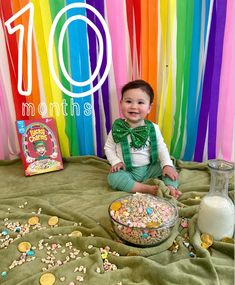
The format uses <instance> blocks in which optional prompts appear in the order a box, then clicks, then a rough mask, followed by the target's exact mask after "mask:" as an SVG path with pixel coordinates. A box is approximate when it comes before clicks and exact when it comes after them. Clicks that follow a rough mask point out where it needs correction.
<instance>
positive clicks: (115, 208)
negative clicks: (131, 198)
mask: <svg viewBox="0 0 235 285" xmlns="http://www.w3.org/2000/svg"><path fill="white" fill-rule="evenodd" d="M121 206H122V203H121V202H118V201H117V202H113V203H112V204H111V207H110V208H111V210H113V211H118V210H119V209H120V208H121Z"/></svg>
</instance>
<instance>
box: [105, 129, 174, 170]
mask: <svg viewBox="0 0 235 285" xmlns="http://www.w3.org/2000/svg"><path fill="white" fill-rule="evenodd" d="M153 125H154V128H155V132H156V136H157V148H158V149H157V151H158V159H159V161H160V164H161V167H162V168H163V167H164V166H165V165H169V166H173V163H172V160H171V158H170V155H169V152H168V149H167V146H166V144H165V142H164V140H163V137H162V134H161V132H160V129H159V127H158V125H156V124H154V123H153ZM127 139H128V143H129V145H130V142H131V138H130V135H128V137H127ZM104 151H105V154H106V157H107V159H108V161H109V163H110V164H111V165H112V166H113V165H115V164H117V163H119V162H123V163H124V160H123V156H122V149H121V144H120V143H115V142H114V140H113V135H112V131H110V132H109V134H108V138H107V141H106V143H105V146H104ZM130 154H131V161H132V166H133V167H138V166H144V165H148V164H150V159H151V147H150V141H149V138H148V140H147V143H146V146H144V147H142V148H141V149H134V148H131V147H130Z"/></svg>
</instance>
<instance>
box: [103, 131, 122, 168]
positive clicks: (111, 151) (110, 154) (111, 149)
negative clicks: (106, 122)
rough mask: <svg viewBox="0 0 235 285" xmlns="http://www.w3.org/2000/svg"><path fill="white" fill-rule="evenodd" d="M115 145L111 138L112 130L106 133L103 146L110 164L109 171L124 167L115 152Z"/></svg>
mask: <svg viewBox="0 0 235 285" xmlns="http://www.w3.org/2000/svg"><path fill="white" fill-rule="evenodd" d="M116 147H117V145H116V143H115V142H114V140H113V136H112V131H110V133H109V134H108V138H107V141H106V143H105V146H104V151H105V155H106V157H107V160H108V161H109V163H110V164H111V169H110V172H116V171H119V170H120V169H121V168H122V169H125V165H124V163H123V162H122V160H121V159H120V157H119V156H118V154H117V149H116Z"/></svg>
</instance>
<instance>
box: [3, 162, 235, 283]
mask: <svg viewBox="0 0 235 285" xmlns="http://www.w3.org/2000/svg"><path fill="white" fill-rule="evenodd" d="M176 165H177V168H178V171H179V173H180V176H179V180H180V190H181V192H182V195H181V197H180V198H179V199H178V201H175V202H176V203H177V205H178V207H179V216H180V217H179V222H178V223H177V225H176V226H175V227H174V230H173V232H172V235H171V236H170V237H169V238H168V239H167V240H166V241H165V242H163V243H161V244H160V245H158V246H153V247H147V248H140V247H136V246H130V245H127V244H124V243H123V242H121V240H120V239H119V238H118V237H117V236H116V234H115V233H114V231H113V229H112V226H111V223H110V220H109V215H108V206H109V204H110V203H111V202H112V201H113V200H114V199H116V198H119V197H122V196H124V195H126V193H123V192H119V191H115V190H113V189H111V188H110V187H109V186H108V184H107V174H108V171H109V165H108V163H107V161H106V160H103V159H99V158H96V157H92V156H87V157H75V158H69V159H65V161H64V170H61V171H57V172H51V173H46V174H41V175H35V176H32V177H24V175H23V168H22V164H21V162H20V161H19V160H16V161H10V162H9V161H1V162H0V203H1V205H0V219H1V220H0V234H1V236H0V273H1V276H0V284H7V285H16V284H21V285H23V284H25V285H33V284H40V283H39V280H40V277H41V276H42V274H44V273H47V272H51V273H53V275H54V276H55V283H54V284H89V285H98V284H102V285H118V284H119V285H121V284H122V285H132V284H142V285H145V284H146V285H149V284H154V285H155V284H156V285H157V284H159V285H170V284H185V285H199V284H200V285H205V284H206V285H217V284H218V285H219V284H224V285H230V284H234V244H233V243H232V241H233V240H225V241H223V242H222V241H215V242H214V243H213V245H212V246H211V247H210V248H209V249H204V248H202V247H201V239H200V233H199V231H198V230H197V227H196V221H197V212H198V207H199V204H200V200H201V198H202V197H203V196H204V195H205V194H206V193H207V192H208V190H209V184H210V174H209V171H208V169H207V166H206V163H193V162H187V163H186V162H182V161H177V162H176ZM148 182H149V183H159V181H156V180H155V181H148ZM159 185H160V190H159V192H158V195H159V196H164V197H166V198H168V199H173V198H171V197H170V196H169V193H168V192H167V190H166V188H165V187H164V186H163V185H162V184H161V183H160V184H159ZM233 194H234V185H233V178H231V180H230V183H229V195H230V197H231V198H232V199H233ZM35 216H37V217H38V218H39V223H37V224H36V225H29V224H28V220H29V219H30V218H31V217H35ZM52 216H57V217H58V218H59V222H58V224H57V225H55V226H50V225H48V219H49V218H50V217H52ZM187 224H188V226H187ZM74 231H78V232H77V235H76V232H75V233H73V234H71V233H72V232H74ZM21 242H29V243H30V245H31V251H30V253H28V255H26V254H25V253H21V252H20V251H19V249H18V245H19V244H20V243H21ZM21 245H22V244H21ZM72 282H73V283H72ZM44 284H51V283H44Z"/></svg>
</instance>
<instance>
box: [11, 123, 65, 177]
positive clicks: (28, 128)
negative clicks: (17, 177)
mask: <svg viewBox="0 0 235 285" xmlns="http://www.w3.org/2000/svg"><path fill="white" fill-rule="evenodd" d="M16 127H17V133H18V139H19V143H20V150H21V158H22V162H23V166H24V172H25V176H31V175H35V174H41V173H45V172H51V171H56V170H60V169H63V162H62V158H61V153H60V147H59V143H58V138H57V131H56V124H55V120H54V119H53V118H42V119H31V120H21V121H16Z"/></svg>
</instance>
